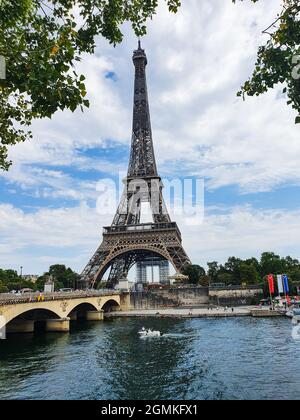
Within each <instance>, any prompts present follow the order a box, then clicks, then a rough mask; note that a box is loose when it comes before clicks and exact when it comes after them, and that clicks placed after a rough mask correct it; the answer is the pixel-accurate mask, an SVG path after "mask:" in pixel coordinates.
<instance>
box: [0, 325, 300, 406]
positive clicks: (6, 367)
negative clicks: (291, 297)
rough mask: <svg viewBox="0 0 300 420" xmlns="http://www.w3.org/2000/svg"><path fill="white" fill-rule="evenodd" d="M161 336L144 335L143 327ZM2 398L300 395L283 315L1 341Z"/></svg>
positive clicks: (78, 330) (294, 346) (84, 328)
mask: <svg viewBox="0 0 300 420" xmlns="http://www.w3.org/2000/svg"><path fill="white" fill-rule="evenodd" d="M142 326H144V327H145V328H149V327H151V328H153V329H159V330H160V331H161V332H162V333H163V335H162V337H159V338H155V339H153V340H152V339H150V340H141V339H140V337H139V336H138V331H139V330H140V329H141V327H142ZM0 346H1V347H0V399H208V400H209V399H278V398H280V399H288V398H289V399H299V398H300V342H299V341H298V342H297V341H294V340H292V338H291V324H290V322H289V321H288V320H284V319H267V320H255V319H251V318H234V319H224V320H221V319H173V318H170V319H168V318H165V319H153V318H152V319H119V320H117V319H116V320H113V321H109V322H104V323H92V324H80V325H78V326H75V327H73V330H72V332H71V334H66V335H59V334H58V335H57V334H48V335H35V336H30V337H29V336H27V337H26V336H14V337H12V338H11V339H9V340H7V341H6V342H1V343H0Z"/></svg>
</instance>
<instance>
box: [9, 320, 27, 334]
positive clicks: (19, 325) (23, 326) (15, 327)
mask: <svg viewBox="0 0 300 420" xmlns="http://www.w3.org/2000/svg"><path fill="white" fill-rule="evenodd" d="M6 332H7V333H8V334H9V333H33V332H34V321H31V320H25V319H15V320H13V321H12V322H10V323H9V324H8V325H7V326H6Z"/></svg>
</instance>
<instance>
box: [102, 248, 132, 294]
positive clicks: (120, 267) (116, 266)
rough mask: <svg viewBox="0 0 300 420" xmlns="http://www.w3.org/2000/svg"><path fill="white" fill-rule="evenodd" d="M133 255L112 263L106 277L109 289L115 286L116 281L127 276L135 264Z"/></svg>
mask: <svg viewBox="0 0 300 420" xmlns="http://www.w3.org/2000/svg"><path fill="white" fill-rule="evenodd" d="M135 261H136V258H135V255H131V254H129V255H126V256H124V257H122V258H118V259H116V260H115V261H113V263H112V265H111V269H110V273H109V277H108V284H109V286H110V287H113V286H115V285H116V284H117V283H118V281H119V280H120V279H122V278H126V277H127V276H128V272H129V270H130V269H131V267H132V266H133V265H134V264H135Z"/></svg>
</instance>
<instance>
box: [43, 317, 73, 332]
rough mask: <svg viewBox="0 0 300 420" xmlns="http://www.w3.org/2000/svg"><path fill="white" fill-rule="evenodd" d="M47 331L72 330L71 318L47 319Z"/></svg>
mask: <svg viewBox="0 0 300 420" xmlns="http://www.w3.org/2000/svg"><path fill="white" fill-rule="evenodd" d="M46 331H47V332H69V331H70V318H61V319H47V320H46Z"/></svg>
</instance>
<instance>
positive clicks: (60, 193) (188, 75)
mask: <svg viewBox="0 0 300 420" xmlns="http://www.w3.org/2000/svg"><path fill="white" fill-rule="evenodd" d="M183 3H184V4H183V7H182V9H181V11H180V12H179V13H178V15H177V16H173V15H170V14H169V13H168V11H167V10H166V8H165V7H164V6H161V7H160V9H159V12H158V15H157V16H156V18H155V19H154V20H153V21H152V22H150V24H149V33H148V35H147V37H145V39H144V40H143V47H144V48H145V49H146V53H147V56H148V62H149V64H148V67H147V76H148V89H149V98H150V107H151V118H152V129H153V140H154V146H155V151H156V158H157V163H158V168H159V172H160V174H161V175H162V176H163V177H166V178H167V179H174V178H177V177H181V178H182V177H183V176H186V177H195V178H196V177H197V178H201V179H204V180H205V217H204V220H203V221H202V220H200V219H199V220H196V219H195V218H194V219H193V220H191V218H189V217H186V216H185V215H180V216H178V217H177V218H176V221H177V222H178V224H179V226H180V228H181V231H182V235H183V241H184V247H185V248H186V250H187V252H188V253H189V255H190V256H191V258H192V260H193V262H195V263H199V264H202V265H204V264H205V263H206V262H207V261H212V260H218V261H220V262H223V261H224V260H226V259H227V258H228V257H229V256H231V255H237V256H241V257H250V256H258V255H259V254H260V253H261V252H263V251H265V250H273V251H275V252H278V253H281V254H283V255H287V254H291V255H292V256H293V257H296V258H298V257H300V246H299V237H300V227H299V216H300V194H299V183H300V157H299V156H300V139H299V127H297V126H295V125H294V119H295V113H294V112H293V111H292V110H291V109H289V108H288V107H287V106H286V98H284V97H283V96H282V95H281V94H279V92H280V91H281V88H280V87H278V89H276V90H274V91H273V92H270V93H269V94H267V95H265V96H263V97H260V98H249V99H247V100H246V102H243V101H242V100H241V99H239V98H237V97H236V92H237V90H238V89H239V87H240V86H241V84H242V83H243V81H245V80H246V79H247V78H248V77H249V76H250V74H251V70H252V69H253V65H254V63H255V56H256V50H257V47H258V45H260V44H261V43H264V42H265V41H266V38H265V36H263V35H262V30H263V29H264V28H265V27H267V26H268V25H269V24H270V23H271V21H272V19H273V18H274V16H275V15H276V13H277V12H278V11H279V9H280V1H277V0H274V1H273V2H272V7H271V6H270V4H269V2H268V5H266V2H259V3H258V4H255V5H253V4H250V2H243V3H242V4H238V5H232V4H231V2H230V1H227V2H225V1H224V0H203V1H201V2H199V1H198V0H190V1H189V2H183ZM216 28H217V29H216ZM124 33H125V38H124V42H123V43H122V45H120V46H117V47H116V48H113V47H112V46H110V45H108V44H107V43H106V42H105V41H104V40H102V39H99V40H98V43H97V44H98V45H97V50H96V55H94V56H85V57H84V59H83V62H82V63H81V64H79V67H78V71H79V72H80V71H81V72H82V73H84V74H85V75H86V77H87V89H88V95H89V99H90V102H91V106H90V109H89V110H86V112H84V113H81V112H80V111H76V112H75V113H74V114H72V113H71V112H68V111H67V112H63V113H62V112H60V113H57V114H56V115H55V116H54V117H53V118H52V120H43V121H38V122H36V123H34V126H33V133H34V139H33V140H32V141H31V142H28V143H24V144H21V145H17V146H15V147H13V148H12V149H11V150H10V158H11V159H12V160H13V162H14V164H13V167H12V168H11V169H10V171H9V172H8V173H1V174H0V266H1V267H5V268H16V269H18V267H20V266H21V265H23V266H24V271H25V272H26V273H42V272H44V271H46V270H47V269H48V267H49V265H50V264H53V263H56V262H58V263H65V264H66V265H68V266H71V267H72V268H73V269H75V270H77V271H81V270H82V268H83V267H84V265H85V264H86V263H87V261H88V259H89V258H90V256H91V255H92V254H93V252H94V250H95V248H96V247H97V246H98V245H99V243H100V241H101V228H102V226H105V225H109V224H110V223H111V219H112V216H111V214H107V215H103V214H99V212H97V210H96V202H97V199H99V191H97V189H96V188H97V183H98V182H99V181H101V179H102V180H103V179H107V178H112V179H115V180H117V179H118V177H119V172H126V170H127V164H128V158H129V147H130V139H131V121H132V97H133V75H134V68H133V64H132V61H131V57H132V51H133V49H135V48H136V44H137V41H136V39H135V37H134V36H133V34H132V31H131V29H130V27H129V26H127V25H126V26H124Z"/></svg>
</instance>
